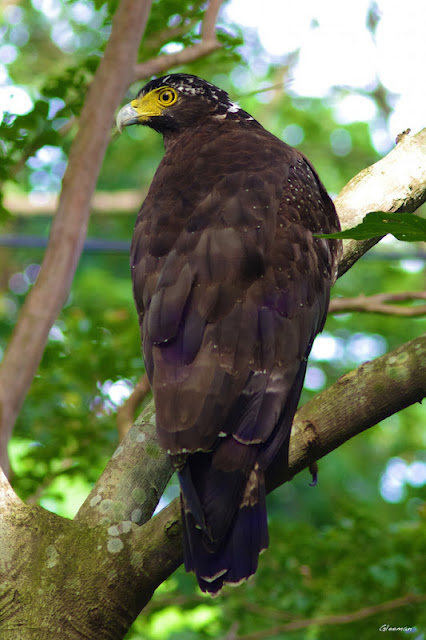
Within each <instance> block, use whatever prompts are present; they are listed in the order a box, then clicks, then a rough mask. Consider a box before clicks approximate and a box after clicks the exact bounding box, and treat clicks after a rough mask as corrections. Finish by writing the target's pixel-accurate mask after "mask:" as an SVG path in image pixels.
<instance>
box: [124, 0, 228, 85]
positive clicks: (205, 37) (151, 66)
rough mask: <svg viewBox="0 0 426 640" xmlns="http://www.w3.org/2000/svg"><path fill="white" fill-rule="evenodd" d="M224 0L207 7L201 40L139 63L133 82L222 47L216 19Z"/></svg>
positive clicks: (213, 2)
mask: <svg viewBox="0 0 426 640" xmlns="http://www.w3.org/2000/svg"><path fill="white" fill-rule="evenodd" d="M222 2H223V0H210V2H209V5H208V7H207V9H206V13H205V16H204V20H203V26H202V29H201V40H200V42H197V43H196V44H194V45H193V46H192V47H186V48H185V49H182V51H177V52H176V53H167V54H164V55H162V56H156V57H155V58H152V59H151V60H147V61H146V62H141V63H140V64H137V65H136V66H135V68H134V71H133V80H132V81H133V82H137V81H138V80H146V79H147V78H150V77H151V76H153V75H159V74H161V73H163V72H165V71H168V70H169V69H172V68H173V67H177V66H180V65H182V64H188V62H193V61H194V60H199V58H203V57H205V56H207V55H208V54H209V53H212V52H213V51H215V50H216V49H219V48H220V43H219V42H218V40H217V39H216V33H215V31H216V21H217V16H218V13H219V9H220V7H221V4H222Z"/></svg>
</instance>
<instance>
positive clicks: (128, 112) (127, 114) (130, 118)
mask: <svg viewBox="0 0 426 640" xmlns="http://www.w3.org/2000/svg"><path fill="white" fill-rule="evenodd" d="M115 122H116V124H117V129H118V131H119V133H121V130H122V128H123V127H129V126H130V125H132V124H138V122H140V116H139V114H138V112H137V111H136V109H134V108H133V107H132V105H131V104H130V102H129V104H125V105H124V107H122V108H121V109H120V111H119V112H118V113H117V117H116V120H115Z"/></svg>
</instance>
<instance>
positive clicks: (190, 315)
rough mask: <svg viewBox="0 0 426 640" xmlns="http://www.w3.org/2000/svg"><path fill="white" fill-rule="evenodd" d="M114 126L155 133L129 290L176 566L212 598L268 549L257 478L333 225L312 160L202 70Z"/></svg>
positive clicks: (287, 407) (331, 257)
mask: <svg viewBox="0 0 426 640" xmlns="http://www.w3.org/2000/svg"><path fill="white" fill-rule="evenodd" d="M117 123H118V126H119V128H121V126H126V125H130V124H143V125H147V126H150V127H152V128H153V129H155V130H156V131H159V132H160V133H162V134H163V136H164V142H165V149H166V151H165V155H164V158H163V160H162V161H161V163H160V165H159V167H158V169H157V172H156V174H155V176H154V178H153V181H152V184H151V187H150V189H149V192H148V195H147V197H146V199H145V202H144V203H143V205H142V208H141V210H140V212H139V215H138V218H137V222H136V227H135V232H134V236H133V242H132V249H131V268H132V278H133V289H134V297H135V302H136V308H137V311H138V314H139V322H140V326H141V333H142V341H143V352H144V357H145V366H146V370H147V373H148V376H149V379H150V382H151V386H152V389H153V393H154V398H155V403H156V411H157V432H158V438H159V442H160V444H161V446H162V447H164V449H165V450H166V451H168V452H169V454H170V456H171V458H172V461H173V464H174V466H175V468H176V469H177V471H178V476H179V481H180V486H181V501H182V517H183V526H184V541H185V566H186V568H187V570H188V571H195V573H196V574H197V578H198V582H199V584H200V587H201V589H202V590H203V591H209V592H211V593H216V592H217V591H219V590H220V589H221V587H222V585H223V584H226V583H231V584H232V583H233V584H235V583H239V582H240V581H242V580H244V579H246V578H247V577H249V576H250V575H252V574H253V573H254V572H255V571H256V568H257V561H258V555H259V552H260V551H262V550H263V549H266V547H267V546H268V531H267V523H266V508H265V487H264V472H265V471H266V469H267V468H268V466H269V465H270V464H271V462H272V461H273V460H274V458H275V456H276V455H277V452H278V451H280V455H282V451H283V450H285V447H286V446H288V441H289V437H290V429H291V423H292V420H293V417H294V413H295V411H296V407H297V403H298V400H299V396H300V393H301V389H302V385H303V379H304V376H305V371H306V361H307V357H308V355H309V352H310V349H311V346H312V342H313V340H314V338H315V336H316V334H317V333H318V332H319V331H321V330H322V328H323V325H324V322H325V317H326V313H327V308H328V302H329V291H330V286H331V283H332V281H333V278H334V276H335V270H336V263H337V253H338V246H339V245H338V242H337V241H335V240H325V239H320V238H316V237H314V236H313V234H316V233H330V232H334V231H336V230H338V229H339V223H338V219H337V215H336V212H335V209H334V206H333V203H332V201H331V200H330V198H329V197H328V195H327V193H326V191H325V189H324V187H323V185H322V183H321V182H320V180H319V178H318V176H317V174H316V172H315V170H314V169H313V167H312V165H311V164H310V163H309V161H308V160H307V159H306V158H305V157H304V156H303V155H302V154H301V153H300V152H299V151H297V150H296V149H293V148H292V147H289V146H288V145H287V144H285V143H284V142H282V141H281V140H279V139H278V138H276V137H275V136H273V135H272V134H271V133H269V132H268V131H266V130H265V129H264V128H263V127H262V126H261V125H260V124H259V123H258V122H257V121H256V120H254V119H253V118H252V117H251V116H250V115H249V114H247V113H246V112H245V111H243V110H242V109H240V108H239V107H238V105H235V104H234V103H232V102H231V101H230V99H229V97H228V95H227V94H226V93H225V92H224V91H222V90H221V89H219V88H217V87H215V86H214V85H212V84H210V83H208V82H206V81H204V80H201V79H200V78H197V77H195V76H190V75H186V74H175V75H170V76H165V77H163V78H158V79H156V80H153V81H151V82H150V83H149V84H148V85H146V86H145V87H144V88H143V89H142V90H141V91H140V93H139V94H138V96H137V98H136V99H135V100H134V101H132V102H131V103H130V105H127V106H125V107H123V109H122V110H121V111H120V113H119V115H118V117H117ZM284 458H285V457H284ZM283 464H284V462H283Z"/></svg>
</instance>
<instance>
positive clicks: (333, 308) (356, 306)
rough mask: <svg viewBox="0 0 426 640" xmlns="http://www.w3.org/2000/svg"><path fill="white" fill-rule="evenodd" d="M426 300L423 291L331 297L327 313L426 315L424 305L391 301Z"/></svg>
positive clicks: (425, 306)
mask: <svg viewBox="0 0 426 640" xmlns="http://www.w3.org/2000/svg"><path fill="white" fill-rule="evenodd" d="M417 300H426V292H425V291H407V292H404V293H378V294H376V295H374V296H364V295H360V296H357V297H356V298H333V300H331V302H330V306H329V308H328V312H329V313H350V312H352V311H360V312H366V313H380V314H383V315H394V316H405V317H407V318H409V317H411V318H413V317H417V316H424V315H426V305H424V304H422V305H415V306H410V307H407V306H400V305H396V304H389V303H392V302H413V301H414V302H416V301H417Z"/></svg>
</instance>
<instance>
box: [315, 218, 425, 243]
mask: <svg viewBox="0 0 426 640" xmlns="http://www.w3.org/2000/svg"><path fill="white" fill-rule="evenodd" d="M388 233H391V234H392V235H393V236H394V237H395V238H396V239H397V240H403V241H405V242H426V220H424V219H423V218H420V216H415V215H412V214H411V213H390V214H389V213H384V212H383V211H371V212H370V213H367V215H366V216H365V217H364V219H363V221H362V222H361V224H358V225H357V226H356V227H353V228H352V229H345V230H344V231H340V232H339V233H331V234H328V235H327V234H323V235H319V236H318V237H319V238H353V239H354V240H365V239H367V238H377V237H379V236H385V235H387V234H388Z"/></svg>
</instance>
